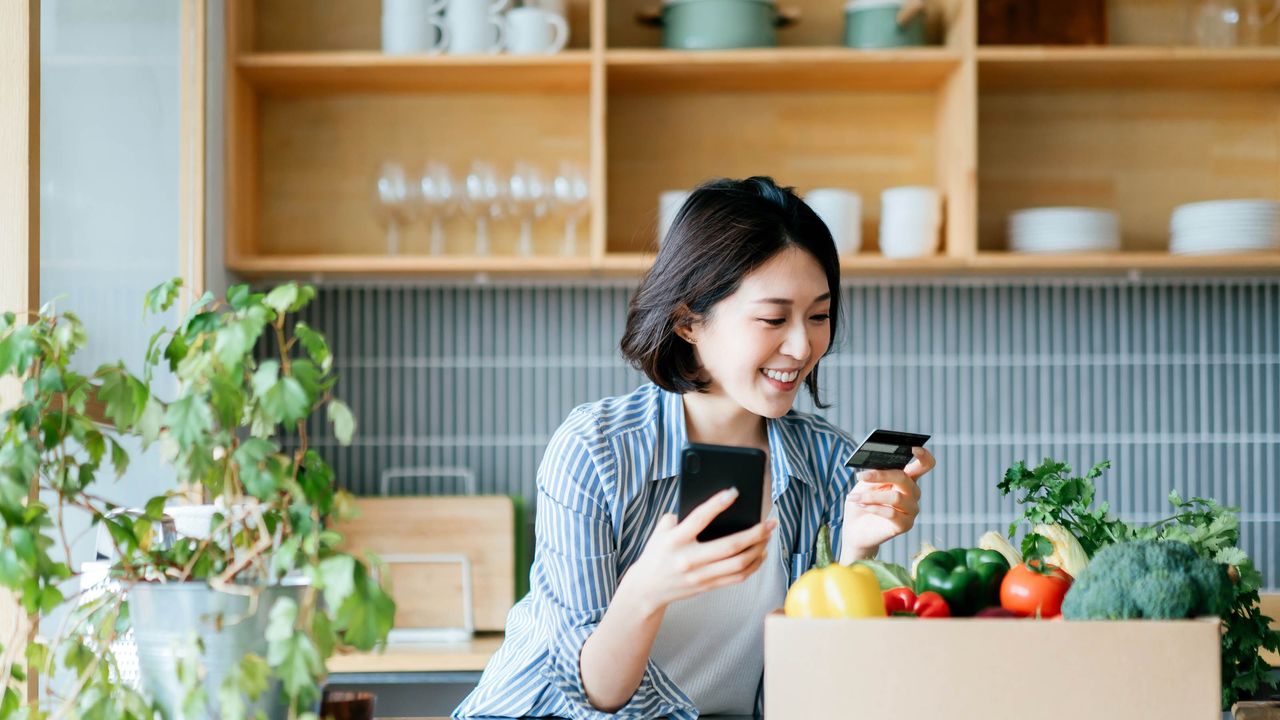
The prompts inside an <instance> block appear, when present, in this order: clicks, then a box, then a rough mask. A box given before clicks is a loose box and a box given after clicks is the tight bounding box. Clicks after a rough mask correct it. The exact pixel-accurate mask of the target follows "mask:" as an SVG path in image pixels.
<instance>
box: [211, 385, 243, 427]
mask: <svg viewBox="0 0 1280 720" xmlns="http://www.w3.org/2000/svg"><path fill="white" fill-rule="evenodd" d="M209 402H210V403H211V404H212V405H213V411H214V414H215V415H216V416H217V418H218V423H219V424H220V425H222V426H223V427H226V428H232V427H237V426H239V425H240V420H241V419H242V418H243V416H244V391H243V388H242V386H241V384H240V381H239V380H238V379H237V378H234V377H231V376H229V375H227V374H217V375H214V376H213V377H212V378H210V379H209Z"/></svg>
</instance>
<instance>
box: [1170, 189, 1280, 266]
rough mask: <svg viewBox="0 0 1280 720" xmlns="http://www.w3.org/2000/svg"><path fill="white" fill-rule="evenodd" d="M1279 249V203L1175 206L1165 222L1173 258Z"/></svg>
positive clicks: (1222, 202) (1257, 202)
mask: <svg viewBox="0 0 1280 720" xmlns="http://www.w3.org/2000/svg"><path fill="white" fill-rule="evenodd" d="M1278 249H1280V202H1275V201H1273V200H1210V201H1208V202H1195V203H1188V204H1186V205H1179V206H1178V207H1176V208H1174V210H1173V215H1172V216H1171V217H1170V218H1169V252H1172V253H1174V254H1176V255H1204V254H1209V253H1233V252H1250V251H1253V250H1278Z"/></svg>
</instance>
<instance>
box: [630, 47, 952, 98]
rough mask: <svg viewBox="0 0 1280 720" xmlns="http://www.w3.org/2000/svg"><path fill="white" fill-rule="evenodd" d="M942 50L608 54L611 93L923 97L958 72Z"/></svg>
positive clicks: (947, 52)
mask: <svg viewBox="0 0 1280 720" xmlns="http://www.w3.org/2000/svg"><path fill="white" fill-rule="evenodd" d="M961 61H962V56H961V54H960V52H959V51H956V50H951V49H946V48H918V49H908V50H851V49H848V48H843V47H813V48H765V49H754V50H723V51H705V50H704V51H688V50H649V49H637V50H609V51H607V52H606V53H605V65H606V66H607V67H608V71H609V73H608V75H609V92H611V93H612V92H622V93H662V92H705V91H716V92H743V91H746V92H790V91H816V90H890V91H903V92H914V91H925V90H933V89H936V88H938V87H940V86H941V85H942V84H943V83H944V82H945V81H946V79H947V78H948V77H949V76H950V75H951V73H952V72H954V71H955V69H956V68H958V67H959V66H960V63H961Z"/></svg>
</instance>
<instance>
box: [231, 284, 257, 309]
mask: <svg viewBox="0 0 1280 720" xmlns="http://www.w3.org/2000/svg"><path fill="white" fill-rule="evenodd" d="M251 302H253V295H252V294H250V292H249V286H248V285H232V286H231V287H229V288H227V304H228V305H230V306H231V309H232V310H243V309H245V308H246V307H248V306H249V303H251Z"/></svg>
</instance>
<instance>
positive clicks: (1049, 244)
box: [1009, 207, 1120, 253]
mask: <svg viewBox="0 0 1280 720" xmlns="http://www.w3.org/2000/svg"><path fill="white" fill-rule="evenodd" d="M1009 249H1010V250H1012V251H1014V252H1020V253H1065V252H1101V251H1109V250H1119V249H1120V218H1119V217H1118V216H1117V215H1116V214H1115V213H1114V212H1111V211H1110V210H1098V209H1095V208H1080V207H1043V208H1030V209H1027V210H1019V211H1017V212H1015V213H1011V214H1010V215H1009Z"/></svg>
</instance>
